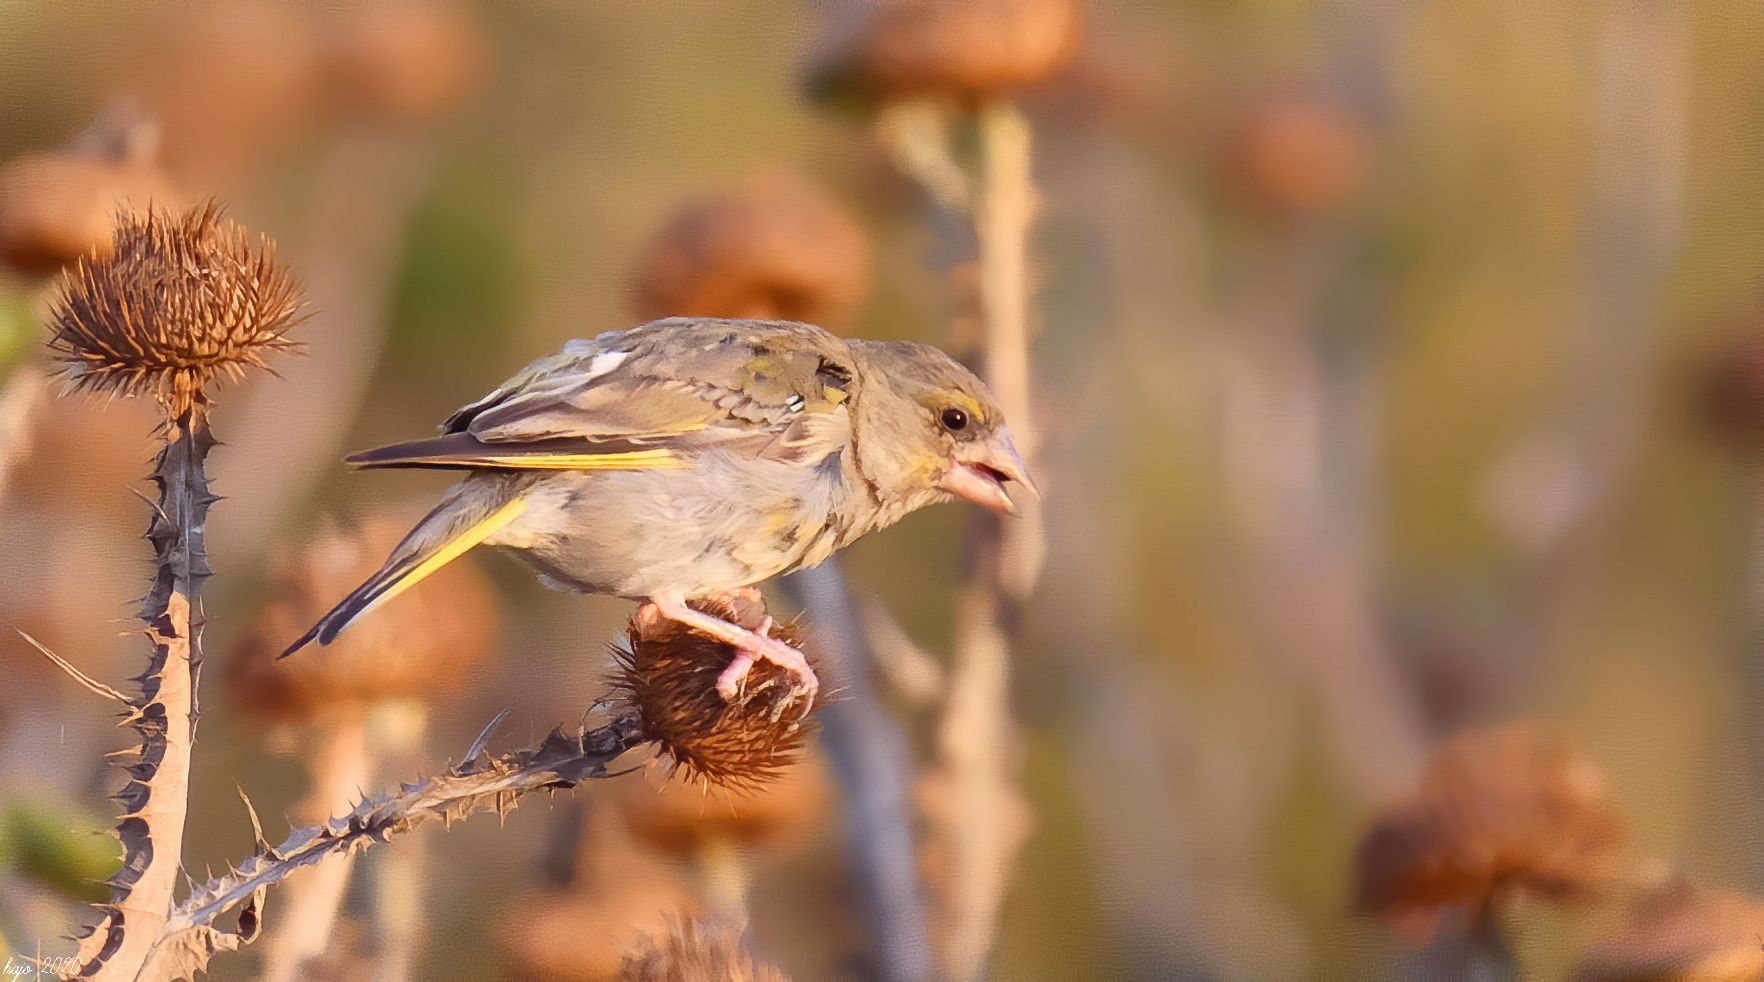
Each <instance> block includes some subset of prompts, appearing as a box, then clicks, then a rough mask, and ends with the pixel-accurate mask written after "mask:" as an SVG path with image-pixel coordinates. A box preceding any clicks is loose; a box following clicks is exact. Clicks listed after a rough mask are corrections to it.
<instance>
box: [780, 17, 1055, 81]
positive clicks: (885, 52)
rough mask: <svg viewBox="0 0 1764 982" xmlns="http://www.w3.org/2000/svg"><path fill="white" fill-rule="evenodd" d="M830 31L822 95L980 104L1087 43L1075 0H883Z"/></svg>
mask: <svg viewBox="0 0 1764 982" xmlns="http://www.w3.org/2000/svg"><path fill="white" fill-rule="evenodd" d="M858 6H859V7H861V8H862V9H860V10H858V11H855V12H854V14H855V16H853V17H852V19H851V20H850V21H849V22H848V23H846V24H844V25H835V28H834V30H832V31H830V32H829V35H830V37H829V40H828V43H827V45H826V49H827V53H826V54H825V55H824V56H823V57H821V58H819V59H817V61H818V64H817V65H816V66H815V67H814V68H812V69H811V73H810V80H809V88H810V90H811V92H812V93H813V94H814V95H815V96H817V97H821V98H827V99H839V98H842V97H855V98H858V99H863V100H869V101H883V102H886V101H891V100H896V99H907V98H914V97H921V96H943V97H948V98H954V99H958V100H961V101H964V102H978V101H981V100H984V99H987V98H991V97H996V96H1000V95H1004V94H1008V93H1009V92H1011V91H1012V90H1015V89H1019V88H1022V87H1024V86H1027V85H1033V84H1035V83H1037V82H1040V81H1042V80H1044V79H1046V78H1047V77H1048V76H1050V75H1052V74H1053V73H1054V72H1056V71H1058V70H1059V69H1060V68H1062V67H1064V66H1065V64H1066V62H1067V61H1069V60H1070V59H1071V57H1072V54H1073V52H1074V51H1076V50H1077V47H1078V41H1079V38H1080V36H1081V33H1082V17H1081V16H1080V14H1079V5H1078V4H1077V3H1075V2H1074V0H961V2H960V3H951V2H949V0H883V2H882V3H880V4H864V5H858Z"/></svg>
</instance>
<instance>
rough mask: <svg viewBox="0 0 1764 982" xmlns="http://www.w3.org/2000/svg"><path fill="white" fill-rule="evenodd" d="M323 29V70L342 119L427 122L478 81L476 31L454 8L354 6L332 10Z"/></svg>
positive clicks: (482, 57)
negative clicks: (344, 116) (343, 115)
mask: <svg viewBox="0 0 1764 982" xmlns="http://www.w3.org/2000/svg"><path fill="white" fill-rule="evenodd" d="M329 27H330V30H329V31H328V32H327V34H326V38H327V40H326V43H325V45H324V52H323V64H324V72H325V75H326V81H327V83H328V84H329V86H330V87H331V89H332V91H333V93H334V96H333V97H334V99H335V100H336V102H337V104H338V107H339V108H340V109H341V110H342V111H344V112H345V113H349V114H352V115H356V116H361V117H364V118H367V119H373V120H381V121H386V122H392V123H403V124H421V123H427V122H430V121H432V120H434V119H436V118H437V117H439V116H441V115H443V114H444V113H446V112H447V111H448V110H450V109H452V108H453V107H454V106H456V105H458V104H459V103H460V101H461V100H462V99H464V98H465V96H466V95H467V94H468V93H470V92H471V91H472V90H473V89H475V88H476V87H477V85H478V83H479V82H480V81H481V80H482V78H483V75H484V71H485V67H486V65H485V63H486V60H487V59H486V53H485V50H484V42H483V37H482V32H481V30H480V29H479V26H478V24H477V22H476V20H475V19H474V18H473V17H472V16H471V14H470V11H468V10H467V9H466V8H465V7H463V6H462V5H460V4H456V3H445V2H432V3H410V2H400V3H392V4H383V5H376V6H366V7H354V8H350V9H347V10H343V11H339V12H337V14H336V15H335V23H334V24H331V25H329Z"/></svg>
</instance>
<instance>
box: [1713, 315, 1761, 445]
mask: <svg viewBox="0 0 1764 982" xmlns="http://www.w3.org/2000/svg"><path fill="white" fill-rule="evenodd" d="M1701 376H1702V377H1701V378H1700V379H1699V382H1700V389H1701V391H1700V393H1699V395H1700V397H1701V402H1702V407H1701V408H1702V415H1703V418H1704V420H1706V421H1707V423H1708V425H1709V428H1710V429H1711V430H1712V431H1713V432H1715V433H1716V434H1717V435H1719V436H1720V437H1722V438H1724V439H1726V440H1727V441H1728V442H1729V443H1730V444H1731V445H1732V446H1734V447H1735V448H1737V449H1739V450H1742V451H1746V452H1755V451H1757V450H1758V449H1759V448H1760V447H1764V333H1760V332H1759V331H1758V330H1757V329H1756V328H1755V327H1754V329H1753V330H1752V331H1749V332H1747V333H1746V334H1744V335H1742V336H1740V337H1739V338H1736V339H1735V340H1733V341H1731V342H1728V343H1727V344H1726V345H1724V346H1723V347H1722V348H1721V349H1719V350H1718V351H1716V352H1715V354H1714V355H1713V356H1712V357H1711V358H1710V359H1709V361H1708V363H1707V365H1706V367H1705V368H1704V369H1703V371H1702V373H1701Z"/></svg>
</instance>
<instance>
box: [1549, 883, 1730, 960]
mask: <svg viewBox="0 0 1764 982" xmlns="http://www.w3.org/2000/svg"><path fill="white" fill-rule="evenodd" d="M1760 938H1764V900H1760V899H1759V898H1757V897H1754V896H1751V895H1750V894H1742V893H1732V892H1704V891H1699V890H1697V889H1696V888H1694V887H1691V886H1689V885H1688V884H1684V883H1673V884H1669V885H1667V886H1666V887H1664V888H1661V889H1660V890H1657V891H1656V892H1654V893H1653V894H1652V895H1650V896H1648V897H1645V898H1644V899H1643V900H1642V902H1641V903H1640V904H1639V905H1638V906H1637V908H1636V910H1635V911H1634V913H1633V915H1632V916H1631V919H1630V923H1629V924H1628V925H1627V926H1625V927H1624V928H1623V929H1622V930H1621V931H1619V932H1618V933H1617V934H1616V935H1614V936H1612V937H1610V938H1607V939H1605V940H1604V941H1601V942H1599V943H1598V944H1595V945H1594V946H1593V947H1592V948H1591V949H1589V950H1588V951H1587V952H1586V953H1585V954H1584V955H1583V956H1582V957H1581V960H1580V963H1579V964H1578V965H1577V966H1576V967H1575V969H1574V976H1573V977H1574V979H1575V982H1650V980H1657V979H1680V980H1695V982H1757V980H1758V979H1760V978H1764V943H1761V942H1760V940H1759V939H1760Z"/></svg>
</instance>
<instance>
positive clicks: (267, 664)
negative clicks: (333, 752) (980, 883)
mask: <svg viewBox="0 0 1764 982" xmlns="http://www.w3.org/2000/svg"><path fill="white" fill-rule="evenodd" d="M408 527H409V523H408V522H406V521H402V520H400V518H399V517H395V516H390V515H388V516H381V517H377V518H375V519H373V520H370V521H368V522H365V523H363V525H362V526H361V527H359V528H334V529H331V530H328V531H326V532H323V533H321V534H319V535H318V536H316V537H314V539H313V540H312V541H311V542H310V543H309V544H308V545H306V546H305V547H304V548H301V549H296V550H291V551H289V552H287V553H285V554H283V555H282V557H281V560H280V563H279V566H278V568H277V569H275V570H273V571H272V572H271V574H270V582H269V602H268V603H266V604H265V605H264V606H263V609H262V612H261V613H260V614H259V615H258V617H257V621H256V622H255V623H254V624H253V625H252V627H251V629H250V630H248V631H246V632H245V633H244V635H242V636H241V637H240V638H239V639H238V641H237V642H236V643H235V645H234V647H233V650H232V651H231V652H230V654H229V658H228V661H227V668H226V676H225V681H226V684H227V687H228V691H229V692H230V693H231V694H232V696H233V697H234V698H235V699H237V700H238V701H239V702H240V703H241V704H242V705H244V706H246V707H248V708H250V709H251V710H252V711H253V712H254V713H259V714H262V715H264V716H267V717H270V718H274V719H280V720H289V721H304V720H308V719H311V718H313V717H314V716H315V715H316V714H318V713H320V712H322V711H324V710H326V709H331V708H338V707H342V708H349V707H355V706H365V705H367V704H370V703H374V702H378V701H381V700H386V699H417V698H432V697H435V696H440V695H445V694H447V693H450V692H454V691H457V690H458V689H460V688H463V687H464V686H465V685H466V684H467V682H469V680H470V677H471V672H472V670H473V669H474V668H476V667H477V666H478V665H479V664H481V663H482V662H483V661H484V660H485V659H486V658H488V657H489V656H490V654H491V652H492V651H493V650H494V647H495V638H496V629H497V618H496V604H495V603H494V601H493V598H492V596H491V593H490V587H489V584H488V583H487V582H486V581H485V579H484V577H483V575H482V574H480V573H479V572H478V571H477V570H476V569H475V568H473V567H472V565H471V564H470V563H453V564H450V565H449V566H447V567H446V568H445V569H442V570H440V571H439V572H437V573H435V574H434V575H433V576H430V577H428V578H427V579H425V580H423V581H422V582H421V583H419V584H417V585H416V586H415V587H414V588H412V589H411V590H410V591H408V592H407V593H405V594H403V595H402V596H400V597H398V598H397V599H396V600H394V601H392V602H390V603H388V604H386V606H385V608H384V609H382V610H378V611H376V612H375V613H374V616H372V617H366V618H363V619H362V620H361V622H360V623H358V624H355V625H352V626H351V627H350V629H349V630H348V631H345V632H344V633H343V634H342V635H341V636H339V637H338V638H337V640H336V641H335V642H334V643H332V644H330V645H328V646H326V647H322V648H321V647H316V646H315V647H313V648H311V649H309V650H306V651H303V652H301V654H300V657H298V658H278V657H277V655H279V654H280V653H281V651H282V649H283V648H284V647H286V646H287V644H288V639H289V638H293V637H297V636H298V635H299V634H300V632H301V631H303V630H305V629H306V628H307V626H308V625H310V624H312V623H313V622H314V621H316V620H317V619H318V618H319V617H320V616H321V615H323V614H324V613H325V611H327V610H329V609H330V606H331V605H332V604H334V603H336V602H337V600H338V598H340V597H342V596H344V595H345V594H347V593H348V592H349V591H350V590H351V589H353V588H354V587H355V586H356V585H358V584H360V583H361V582H362V581H363V580H365V579H367V577H368V576H370V575H372V574H373V573H374V571H375V570H377V569H378V568H379V566H380V563H381V562H382V561H383V560H384V559H385V558H386V555H387V554H388V553H389V552H391V550H392V548H393V547H394V546H395V545H396V544H397V543H398V540H399V539H400V538H401V537H402V535H403V533H404V531H405V529H407V528H408Z"/></svg>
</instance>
